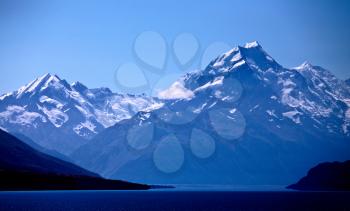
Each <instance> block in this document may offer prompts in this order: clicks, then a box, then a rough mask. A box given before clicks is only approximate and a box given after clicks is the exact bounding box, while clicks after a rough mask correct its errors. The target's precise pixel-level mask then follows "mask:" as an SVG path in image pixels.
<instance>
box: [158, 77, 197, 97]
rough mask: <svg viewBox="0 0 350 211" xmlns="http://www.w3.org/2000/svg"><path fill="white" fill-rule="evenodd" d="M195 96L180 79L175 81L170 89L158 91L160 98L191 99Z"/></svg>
mask: <svg viewBox="0 0 350 211" xmlns="http://www.w3.org/2000/svg"><path fill="white" fill-rule="evenodd" d="M193 96H194V93H193V92H192V91H191V90H189V89H186V88H185V87H184V85H183V83H182V82H180V81H175V82H174V83H173V84H172V85H171V86H170V87H169V88H168V89H165V90H163V91H160V92H159V93H158V97H159V98H160V99H191V98H192V97H193Z"/></svg>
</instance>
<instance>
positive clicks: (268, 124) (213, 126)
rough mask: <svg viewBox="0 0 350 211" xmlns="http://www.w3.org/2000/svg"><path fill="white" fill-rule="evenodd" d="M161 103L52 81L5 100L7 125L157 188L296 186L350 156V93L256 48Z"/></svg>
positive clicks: (193, 76)
mask: <svg viewBox="0 0 350 211" xmlns="http://www.w3.org/2000/svg"><path fill="white" fill-rule="evenodd" d="M174 93H176V96H177V97H176V98H175V99H174V98H170V99H164V97H163V99H161V100H160V99H158V98H154V97H148V96H145V95H128V94H117V93H112V92H111V91H110V90H109V89H107V88H99V89H88V88H87V87H86V86H84V85H83V84H81V83H79V82H76V83H73V84H68V83H67V82H66V81H65V80H62V79H60V78H59V77H58V76H56V75H51V74H47V75H44V76H42V77H40V78H38V79H36V80H34V81H33V82H31V83H29V84H28V85H26V86H24V87H22V88H20V89H19V90H17V91H14V92H12V93H8V94H5V95H2V96H1V97H0V127H2V128H4V129H6V130H7V131H9V132H10V133H20V134H23V135H25V136H27V137H29V138H30V139H32V140H33V141H34V142H35V143H36V144H38V145H40V146H41V147H44V148H46V149H49V150H55V151H57V152H58V153H62V154H64V155H65V156H68V157H69V159H70V160H72V161H73V162H75V163H76V164H78V165H80V166H82V167H84V168H86V169H88V170H90V171H93V172H97V173H99V174H100V175H102V176H104V177H107V178H117V179H123V180H128V181H133V182H142V183H154V184H233V185H235V184H237V185H242V184H249V185H264V184H269V185H272V184H283V185H284V184H291V183H293V182H294V181H296V180H298V179H299V178H301V177H302V176H303V175H304V174H305V172H307V170H308V169H309V168H310V167H312V166H314V165H316V164H318V163H320V162H323V161H332V160H339V161H342V160H346V159H349V157H350V155H349V153H348V152H349V150H350V143H349V140H350V138H349V137H350V86H349V81H343V80H340V79H338V78H336V77H335V76H334V75H333V74H332V73H331V72H330V71H328V70H326V69H324V68H322V67H319V66H315V65H312V64H310V63H309V62H305V63H303V64H302V65H300V66H298V67H295V68H286V67H283V66H282V65H281V64H279V63H278V62H277V61H276V60H274V59H273V58H272V57H271V56H270V55H269V54H268V53H267V52H266V51H265V50H264V49H263V48H262V47H261V45H260V44H259V43H257V42H252V43H247V44H246V45H244V46H238V47H236V48H233V49H231V50H230V51H228V52H226V53H223V54H222V55H219V56H218V57H217V58H215V59H214V60H212V61H211V62H210V63H209V64H208V66H207V67H206V68H205V69H204V70H201V71H196V72H190V73H187V74H185V75H184V76H183V77H181V78H180V79H179V80H177V81H176V82H175V83H174V84H173V85H171V86H170V87H169V88H168V89H166V90H164V91H163V92H161V94H162V96H172V95H174Z"/></svg>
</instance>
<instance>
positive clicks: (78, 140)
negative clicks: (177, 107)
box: [0, 74, 162, 155]
mask: <svg viewBox="0 0 350 211" xmlns="http://www.w3.org/2000/svg"><path fill="white" fill-rule="evenodd" d="M161 105H162V104H161V103H160V102H159V101H158V100H155V99H153V98H150V97H147V96H145V95H128V94H117V93H112V92H111V91H110V90H109V89H108V88H98V89H88V88H87V87H86V86H84V85H83V84H82V83H80V82H75V83H73V84H71V85H70V84H68V83H67V81H65V80H63V79H60V78H59V77H58V76H56V75H52V74H45V75H43V76H41V77H39V78H37V79H35V80H34V81H32V82H30V83H29V84H27V85H25V86H23V87H21V88H20V89H18V90H17V91H14V92H11V93H7V94H4V95H2V96H1V97H0V126H1V127H2V128H5V129H6V130H7V131H10V132H16V133H22V134H24V135H26V136H28V137H29V138H31V139H33V140H34V141H35V142H37V144H39V145H41V146H43V147H46V148H48V149H54V150H57V151H59V152H61V153H63V154H66V155H67V154H69V153H70V152H72V151H73V150H74V149H76V148H77V147H78V146H80V145H81V144H83V143H85V142H86V140H88V139H91V138H92V137H93V136H95V135H96V134H97V133H99V132H100V131H102V130H103V129H104V128H106V127H109V126H112V125H114V124H115V123H116V122H118V121H121V120H123V119H127V118H130V117H132V116H133V115H134V114H135V113H137V112H138V111H140V110H151V109H153V108H157V107H159V106H161Z"/></svg>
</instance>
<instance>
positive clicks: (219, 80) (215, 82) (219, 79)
mask: <svg viewBox="0 0 350 211" xmlns="http://www.w3.org/2000/svg"><path fill="white" fill-rule="evenodd" d="M223 81H224V76H219V77H216V78H214V80H213V81H211V82H208V83H206V84H204V85H203V86H200V87H198V88H197V89H195V90H194V92H198V91H200V90H203V89H207V88H209V87H213V86H217V85H222V84H223Z"/></svg>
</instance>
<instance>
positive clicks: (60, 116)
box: [39, 106, 69, 127]
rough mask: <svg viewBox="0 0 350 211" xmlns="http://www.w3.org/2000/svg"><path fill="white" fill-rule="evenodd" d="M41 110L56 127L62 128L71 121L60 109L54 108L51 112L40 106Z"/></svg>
mask: <svg viewBox="0 0 350 211" xmlns="http://www.w3.org/2000/svg"><path fill="white" fill-rule="evenodd" d="M39 109H40V110H42V112H44V114H46V116H47V118H48V119H49V121H50V122H51V123H52V124H53V125H54V126H55V127H61V126H62V125H63V124H64V123H65V122H67V121H68V119H69V117H68V115H67V114H65V113H64V112H62V111H61V110H59V109H56V108H53V109H51V110H49V109H47V108H45V107H40V106H39Z"/></svg>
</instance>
